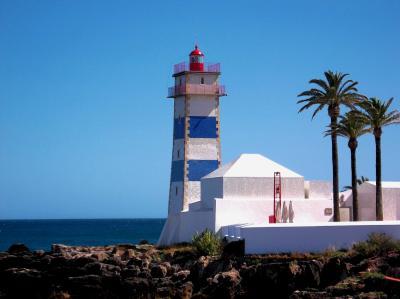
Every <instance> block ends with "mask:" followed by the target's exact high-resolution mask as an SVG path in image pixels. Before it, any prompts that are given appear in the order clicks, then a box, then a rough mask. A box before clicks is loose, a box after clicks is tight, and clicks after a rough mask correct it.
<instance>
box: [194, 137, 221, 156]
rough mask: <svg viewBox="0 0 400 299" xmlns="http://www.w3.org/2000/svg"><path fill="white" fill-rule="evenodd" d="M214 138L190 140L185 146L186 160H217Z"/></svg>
mask: <svg viewBox="0 0 400 299" xmlns="http://www.w3.org/2000/svg"><path fill="white" fill-rule="evenodd" d="M218 150H219V147H218V140H217V139H216V138H190V139H188V144H187V158H188V160H218Z"/></svg>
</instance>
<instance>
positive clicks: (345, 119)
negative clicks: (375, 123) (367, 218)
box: [326, 110, 370, 221]
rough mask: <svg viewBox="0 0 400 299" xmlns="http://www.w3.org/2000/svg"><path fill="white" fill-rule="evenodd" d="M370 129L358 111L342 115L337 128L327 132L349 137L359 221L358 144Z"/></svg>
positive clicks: (353, 191)
mask: <svg viewBox="0 0 400 299" xmlns="http://www.w3.org/2000/svg"><path fill="white" fill-rule="evenodd" d="M369 131H370V130H369V129H368V128H367V125H366V123H365V122H364V121H363V118H361V117H360V116H359V112H358V111H354V110H353V111H350V112H347V113H346V114H345V115H344V116H340V121H339V123H338V124H337V126H336V128H335V129H332V128H331V129H329V130H328V131H327V132H326V134H327V135H332V134H333V133H336V134H337V136H342V137H346V138H348V139H349V140H348V142H347V145H348V147H349V148H350V153H351V189H352V197H353V221H358V220H359V217H358V192H357V183H358V180H357V166H356V165H357V160H356V151H357V146H358V141H357V139H358V137H360V136H362V135H364V134H366V133H368V132H369ZM362 178H363V177H362Z"/></svg>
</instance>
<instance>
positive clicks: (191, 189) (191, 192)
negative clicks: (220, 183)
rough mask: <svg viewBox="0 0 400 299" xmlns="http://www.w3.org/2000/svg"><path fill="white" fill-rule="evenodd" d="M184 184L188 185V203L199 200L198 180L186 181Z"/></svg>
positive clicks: (199, 188) (199, 187)
mask: <svg viewBox="0 0 400 299" xmlns="http://www.w3.org/2000/svg"><path fill="white" fill-rule="evenodd" d="M186 184H187V187H188V189H187V199H188V204H191V203H193V202H196V201H199V200H200V192H201V186H200V181H187V182H186ZM187 208H188V206H186V207H185V209H187Z"/></svg>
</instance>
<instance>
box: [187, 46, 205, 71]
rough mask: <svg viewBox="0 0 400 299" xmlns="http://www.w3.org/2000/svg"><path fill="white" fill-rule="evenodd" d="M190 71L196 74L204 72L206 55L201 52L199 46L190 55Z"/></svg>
mask: <svg viewBox="0 0 400 299" xmlns="http://www.w3.org/2000/svg"><path fill="white" fill-rule="evenodd" d="M189 59H190V70H191V71H195V72H203V71H204V54H203V53H202V52H201V51H200V50H199V48H198V47H197V45H196V46H195V47H194V50H193V51H192V52H190V54H189Z"/></svg>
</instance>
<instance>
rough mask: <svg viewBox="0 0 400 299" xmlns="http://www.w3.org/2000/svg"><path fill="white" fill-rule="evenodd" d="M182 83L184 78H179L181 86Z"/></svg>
mask: <svg viewBox="0 0 400 299" xmlns="http://www.w3.org/2000/svg"><path fill="white" fill-rule="evenodd" d="M180 85H182V78H179V86H180Z"/></svg>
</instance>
